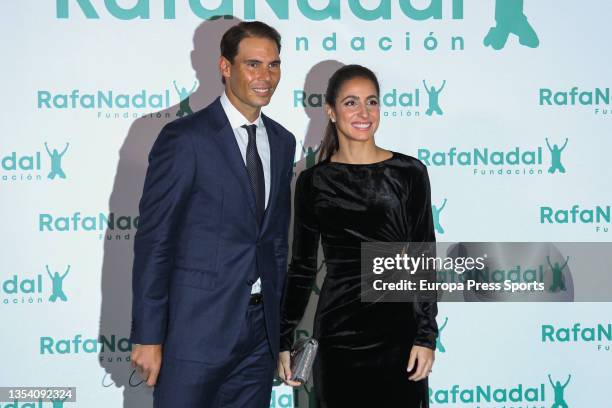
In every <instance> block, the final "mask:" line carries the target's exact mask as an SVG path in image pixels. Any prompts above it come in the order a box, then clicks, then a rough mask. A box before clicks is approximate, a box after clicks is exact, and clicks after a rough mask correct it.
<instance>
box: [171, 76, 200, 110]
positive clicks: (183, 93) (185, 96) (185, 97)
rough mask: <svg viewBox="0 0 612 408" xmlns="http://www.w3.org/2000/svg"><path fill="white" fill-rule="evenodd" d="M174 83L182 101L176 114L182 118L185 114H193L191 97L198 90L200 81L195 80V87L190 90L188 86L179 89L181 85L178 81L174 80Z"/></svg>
mask: <svg viewBox="0 0 612 408" xmlns="http://www.w3.org/2000/svg"><path fill="white" fill-rule="evenodd" d="M172 83H173V84H174V89H176V93H177V94H178V96H179V99H180V101H181V102H180V103H179V110H178V112H176V116H178V117H179V118H182V117H183V116H186V115H191V114H192V113H193V111H192V110H191V106H189V97H190V96H191V94H193V92H194V91H195V90H196V87H197V86H198V81H194V82H193V87H192V88H191V90H190V91H188V90H187V88H181V89H179V87H178V86H177V85H176V81H172Z"/></svg>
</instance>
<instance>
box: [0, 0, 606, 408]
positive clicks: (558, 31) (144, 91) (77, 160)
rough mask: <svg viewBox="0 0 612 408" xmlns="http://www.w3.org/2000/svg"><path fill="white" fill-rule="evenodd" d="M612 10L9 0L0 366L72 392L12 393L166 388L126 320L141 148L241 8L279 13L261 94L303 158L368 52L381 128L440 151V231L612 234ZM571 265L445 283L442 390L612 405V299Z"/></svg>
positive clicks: (130, 396)
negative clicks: (464, 296) (455, 286)
mask: <svg viewBox="0 0 612 408" xmlns="http://www.w3.org/2000/svg"><path fill="white" fill-rule="evenodd" d="M217 15H232V16H234V19H227V18H216V19H212V17H214V16H217ZM611 15H612V3H610V2H609V1H606V0H593V1H588V2H576V1H570V0H524V1H523V0H412V1H411V0H256V1H255V0H244V1H232V0H163V1H162V0H154V1H151V0H105V1H102V0H48V1H38V0H22V1H13V2H4V3H3V5H2V12H1V13H0V20H1V24H0V42H1V43H2V53H3V58H2V73H3V75H2V90H3V92H4V97H3V98H2V101H1V102H0V112H1V115H2V121H0V129H1V135H2V136H1V137H2V143H1V144H0V183H1V184H0V190H1V191H2V195H1V197H2V200H1V201H0V217H1V223H2V226H3V228H2V230H3V231H4V234H3V240H2V246H1V249H0V254H1V256H0V313H1V321H2V327H3V334H2V336H0V350H2V351H1V353H2V354H1V357H2V358H1V361H2V362H1V364H0V386H13V387H19V386H40V387H47V386H66V387H76V393H77V398H76V402H69V401H68V400H62V399H59V398H58V399H55V400H54V401H42V402H36V403H25V402H11V401H3V402H0V407H2V408H6V407H11V408H16V407H62V406H66V407H69V406H82V407H118V406H125V407H146V406H150V405H151V403H152V392H151V389H150V388H148V387H147V386H146V385H145V384H143V383H142V381H141V380H140V378H139V377H138V375H137V374H135V373H134V371H133V370H132V368H131V366H130V361H129V355H130V345H129V341H128V336H129V329H130V309H131V265H132V257H133V255H132V246H133V239H134V234H135V232H136V230H137V229H138V201H139V199H140V195H141V192H142V187H143V181H144V176H145V171H146V168H147V155H148V152H149V150H150V148H151V146H152V143H153V142H154V140H155V138H156V137H157V135H158V133H159V131H160V129H161V128H162V127H163V126H164V125H165V124H166V123H168V122H170V121H172V120H175V119H176V118H179V117H183V116H185V115H189V114H191V113H193V112H194V111H197V110H198V109H201V108H202V107H204V106H206V105H207V104H208V103H210V102H211V101H212V100H213V99H214V98H215V97H216V96H217V95H219V94H220V93H221V92H222V86H221V82H220V78H219V74H218V70H217V67H216V64H217V57H218V54H219V51H218V44H219V39H220V37H221V34H222V33H223V32H224V31H225V30H226V29H227V28H228V27H230V26H231V25H233V24H235V23H236V21H239V20H253V19H257V20H262V21H265V22H267V23H269V24H271V25H273V26H274V27H276V28H277V29H278V30H279V31H280V33H281V34H282V36H283V48H282V52H281V57H282V70H283V74H282V80H281V83H280V85H279V87H278V89H277V91H276V93H275V96H274V98H273V101H272V103H271V104H270V105H269V106H267V107H266V108H265V109H264V112H265V113H267V114H268V115H270V116H271V117H273V118H276V119H277V120H279V121H280V122H281V123H282V124H283V125H285V126H286V127H287V128H288V129H290V130H291V131H292V132H293V133H294V134H295V135H296V137H297V146H298V149H297V152H296V157H295V175H296V176H297V174H299V173H300V172H301V171H302V170H304V169H305V168H309V167H311V166H313V165H315V163H316V155H317V152H318V149H319V144H320V141H321V137H322V135H323V130H324V127H325V124H326V122H327V118H326V116H325V114H324V111H323V109H322V103H323V93H324V91H325V87H326V83H327V80H328V78H329V76H330V75H331V74H332V73H333V72H334V71H335V70H336V69H338V68H339V67H341V66H342V65H343V64H349V63H359V64H363V65H366V66H368V67H369V68H371V69H372V70H373V71H375V72H376V73H377V75H378V77H379V79H380V82H381V86H382V89H381V93H382V95H381V124H380V128H379V130H378V132H377V143H378V144H380V145H381V146H383V147H384V148H387V149H391V150H394V151H398V152H402V153H405V154H409V155H412V156H415V157H417V158H418V159H420V160H421V161H422V162H423V163H425V164H426V165H427V167H428V170H429V175H430V178H431V185H432V210H433V214H434V217H435V228H436V235H437V239H438V241H448V242H470V241H473V242H487V241H488V242H533V241H535V242H538V241H540V242H546V241H549V242H570V241H572V242H598V243H601V242H610V241H611V238H612V233H611V232H610V220H611V210H610V208H611V205H612V188H611V183H610V180H611V178H612V171H611V170H610V163H611V161H610V152H611V151H612V106H611V105H610V103H611V94H610V87H611V86H612V78H611V77H610V65H611V63H612V54H611V53H610V52H609V46H608V43H609V39H610V35H611V33H612V29H610V26H609V21H608V20H609V18H610V16H611ZM319 262H320V264H321V268H320V270H321V272H320V274H319V276H318V279H317V284H316V285H315V286H314V287H313V290H312V297H311V301H310V304H309V307H308V313H307V316H306V318H305V320H304V322H303V323H302V325H301V326H300V328H299V330H298V333H297V335H298V336H308V335H309V334H310V332H311V321H312V315H313V313H314V307H315V305H316V301H317V299H318V293H319V290H320V285H321V284H322V281H323V277H324V273H325V267H324V264H323V263H322V260H321V259H320V261H319ZM570 263H571V261H570ZM516 267H517V268H518V270H519V271H521V270H522V271H525V270H527V269H538V268H542V267H543V268H547V267H548V266H546V265H537V264H526V265H517V266H516ZM519 275H520V273H519ZM568 286H569V285H568ZM570 289H573V288H569V287H565V285H562V286H559V287H557V288H556V291H557V292H558V296H557V298H559V299H561V300H564V302H554V303H522V302H519V303H493V302H489V303H485V302H467V303H440V305H439V315H438V324H439V326H440V337H439V339H438V343H437V354H436V363H435V366H434V369H433V373H432V374H431V376H430V394H429V398H430V403H431V406H432V407H466V408H467V407H471V408H476V407H481V408H501V407H524V408H526V407H535V408H540V407H542V408H544V407H546V408H550V407H570V408H585V407H589V408H591V407H598V408H599V407H607V406H610V402H609V400H610V398H609V396H608V395H606V393H605V390H606V389H607V387H608V386H609V384H610V381H611V380H612V373H611V371H610V367H611V365H612V364H611V363H612V351H611V349H610V345H611V341H612V326H611V318H610V316H611V312H612V306H611V305H610V303H604V302H572V300H573V298H572V296H573V290H570ZM559 299H557V300H559ZM373 392H374V391H373ZM375 392H379V393H381V400H382V399H383V398H384V392H385V390H375ZM270 407H275V408H281V407H282V408H285V407H299V408H314V407H315V402H314V393H313V389H312V384H311V383H309V384H307V385H305V386H304V387H302V388H301V389H300V390H299V391H298V392H296V393H294V392H293V391H292V390H291V389H289V388H288V387H284V386H281V385H280V384H278V383H277V384H276V386H275V388H274V390H273V393H272V399H271V401H270Z"/></svg>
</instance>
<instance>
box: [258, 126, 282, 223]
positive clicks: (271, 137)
mask: <svg viewBox="0 0 612 408" xmlns="http://www.w3.org/2000/svg"><path fill="white" fill-rule="evenodd" d="M261 117H262V120H263V122H264V126H265V127H266V133H267V134H268V142H269V143H270V173H271V174H270V196H269V197H268V207H267V208H266V211H265V213H264V219H263V221H262V223H261V230H262V231H265V229H266V227H267V225H268V224H269V223H270V217H271V214H272V212H273V211H274V207H275V204H276V202H277V199H276V196H277V195H278V183H279V180H280V171H281V167H282V161H281V158H282V157H281V156H282V146H281V144H280V137H279V135H278V134H277V133H276V129H275V127H274V126H273V125H272V123H271V121H270V119H269V118H268V117H267V116H265V115H264V114H262V115H261Z"/></svg>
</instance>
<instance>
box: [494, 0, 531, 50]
mask: <svg viewBox="0 0 612 408" xmlns="http://www.w3.org/2000/svg"><path fill="white" fill-rule="evenodd" d="M510 34H514V35H516V36H517V37H518V40H519V43H520V44H521V45H524V46H526V47H530V48H536V47H537V46H538V45H539V44H540V40H539V39H538V35H537V34H536V32H535V30H534V29H533V27H532V26H531V24H529V21H527V16H525V14H524V12H523V0H495V27H491V29H490V30H489V32H488V33H487V35H486V36H485V38H484V40H483V43H484V45H485V47H489V46H490V47H491V48H493V49H495V50H501V49H502V48H504V47H505V45H506V42H507V41H508V37H509V36H510Z"/></svg>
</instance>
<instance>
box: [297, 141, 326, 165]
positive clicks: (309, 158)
mask: <svg viewBox="0 0 612 408" xmlns="http://www.w3.org/2000/svg"><path fill="white" fill-rule="evenodd" d="M300 143H301V144H302V152H304V157H305V158H306V168H305V169H309V168H311V167H313V166H314V165H315V164H316V158H317V153H318V152H319V150H321V145H320V144H319V146H317V148H316V149H314V150H313V149H312V147H310V146H308V148H307V149H305V148H304V143H303V142H301V141H300Z"/></svg>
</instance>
